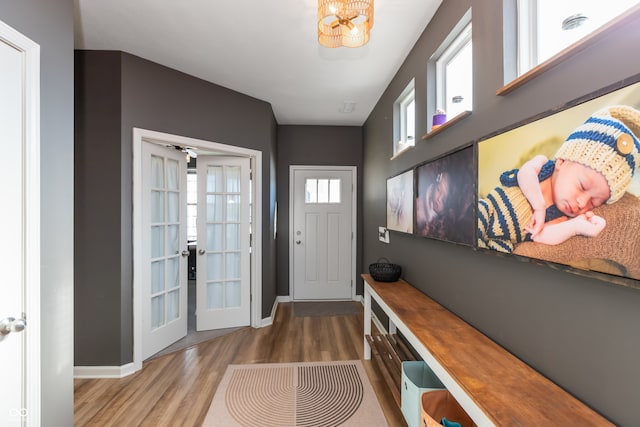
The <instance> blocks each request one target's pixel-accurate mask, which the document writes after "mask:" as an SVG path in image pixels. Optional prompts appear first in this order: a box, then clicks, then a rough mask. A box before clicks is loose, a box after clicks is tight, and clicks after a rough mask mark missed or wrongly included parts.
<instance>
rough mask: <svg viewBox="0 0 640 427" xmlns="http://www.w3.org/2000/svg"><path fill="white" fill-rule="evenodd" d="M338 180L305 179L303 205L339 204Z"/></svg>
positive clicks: (339, 183)
mask: <svg viewBox="0 0 640 427" xmlns="http://www.w3.org/2000/svg"><path fill="white" fill-rule="evenodd" d="M340 181H341V180H340V179H322V178H319V179H318V178H307V179H306V181H305V184H304V189H305V203H340V202H341V196H340V185H341V182H340Z"/></svg>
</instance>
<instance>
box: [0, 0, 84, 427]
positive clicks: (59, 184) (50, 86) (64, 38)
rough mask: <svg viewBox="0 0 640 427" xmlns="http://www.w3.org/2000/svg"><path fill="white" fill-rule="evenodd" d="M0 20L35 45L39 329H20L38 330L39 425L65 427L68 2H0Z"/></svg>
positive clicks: (69, 230) (69, 369)
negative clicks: (37, 60)
mask: <svg viewBox="0 0 640 427" xmlns="http://www.w3.org/2000/svg"><path fill="white" fill-rule="evenodd" d="M0 20H2V21H3V22H4V23H6V24H8V25H10V26H11V27H13V28H14V29H16V30H17V31H19V32H20V33H22V34H24V35H25V36H27V37H28V38H30V39H31V40H33V41H34V42H36V43H37V44H39V45H40V157H41V164H40V192H41V196H40V208H41V213H40V214H41V219H40V225H41V230H40V244H41V246H40V262H41V266H42V268H41V270H40V274H41V277H40V281H41V295H40V297H41V303H40V304H41V307H40V317H41V324H39V325H38V324H34V323H29V327H28V328H29V329H27V331H28V330H30V329H33V330H39V334H40V336H41V355H42V359H41V383H40V384H39V388H40V390H41V412H40V417H41V420H42V425H52V426H53V425H55V426H70V425H73V1H72V0H47V1H39V0H21V1H4V2H1V3H0ZM5 155H7V154H6V153H5ZM28 315H29V314H28V313H27V316H28ZM25 333H28V332H25ZM3 369H11V368H10V367H3ZM33 386H35V385H33Z"/></svg>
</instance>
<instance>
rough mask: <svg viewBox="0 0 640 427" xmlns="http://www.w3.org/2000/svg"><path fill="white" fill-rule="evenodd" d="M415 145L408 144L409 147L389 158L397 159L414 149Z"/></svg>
mask: <svg viewBox="0 0 640 427" xmlns="http://www.w3.org/2000/svg"><path fill="white" fill-rule="evenodd" d="M413 147H415V145H410V146H408V147H407V148H405V149H403V150H402V151H399V152H397V153H396V154H394V155H393V156H391V158H390V159H389V160H393V159H397V158H398V157H400V156H402V155H403V154H404V153H407V152H409V151H411V150H413Z"/></svg>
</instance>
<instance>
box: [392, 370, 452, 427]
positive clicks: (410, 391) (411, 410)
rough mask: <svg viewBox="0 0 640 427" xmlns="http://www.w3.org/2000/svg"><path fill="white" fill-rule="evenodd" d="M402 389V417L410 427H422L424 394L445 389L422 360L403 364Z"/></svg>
mask: <svg viewBox="0 0 640 427" xmlns="http://www.w3.org/2000/svg"><path fill="white" fill-rule="evenodd" d="M400 387H401V388H402V390H401V392H400V397H401V409H402V415H404V419H405V421H406V422H407V425H408V426H409V427H420V416H421V406H420V405H421V403H420V399H421V396H422V393H423V392H425V391H428V390H442V389H444V388H445V387H444V385H443V384H442V382H441V381H440V380H439V379H438V377H437V376H436V374H434V373H433V371H432V370H431V368H430V367H429V365H427V364H426V363H425V362H424V361H422V360H421V361H417V362H414V361H410V362H402V383H401V384H400Z"/></svg>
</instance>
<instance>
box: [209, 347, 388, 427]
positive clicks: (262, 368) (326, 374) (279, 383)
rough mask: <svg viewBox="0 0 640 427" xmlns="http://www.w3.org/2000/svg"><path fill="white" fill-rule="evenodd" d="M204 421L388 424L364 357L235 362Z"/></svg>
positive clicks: (274, 426) (281, 426)
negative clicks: (248, 363) (370, 379)
mask: <svg viewBox="0 0 640 427" xmlns="http://www.w3.org/2000/svg"><path fill="white" fill-rule="evenodd" d="M203 425H204V426H251V427H257V426H261V427H285V426H300V427H335V426H365V425H366V426H386V425H387V423H386V421H385V418H384V415H383V413H382V410H381V408H380V406H379V405H378V402H377V399H376V396H375V394H374V393H373V390H372V388H371V384H370V383H369V381H368V378H367V375H366V372H365V371H364V367H363V366H362V363H361V362H360V361H359V360H355V361H347V362H316V363H287V364H253V365H230V366H229V367H228V368H227V371H226V373H225V376H224V378H223V379H222V381H221V383H220V385H219V386H218V390H217V392H216V395H215V396H214V399H213V402H212V404H211V408H210V409H209V412H208V414H207V417H206V419H205V422H204V424H203Z"/></svg>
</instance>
